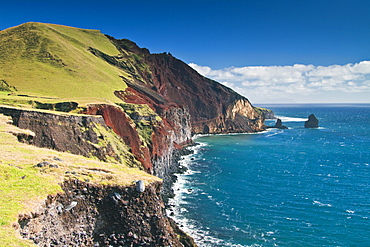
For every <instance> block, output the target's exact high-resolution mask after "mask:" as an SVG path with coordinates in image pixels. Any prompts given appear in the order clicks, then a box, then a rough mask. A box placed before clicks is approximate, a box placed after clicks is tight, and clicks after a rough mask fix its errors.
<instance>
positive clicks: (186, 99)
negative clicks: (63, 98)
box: [109, 37, 264, 134]
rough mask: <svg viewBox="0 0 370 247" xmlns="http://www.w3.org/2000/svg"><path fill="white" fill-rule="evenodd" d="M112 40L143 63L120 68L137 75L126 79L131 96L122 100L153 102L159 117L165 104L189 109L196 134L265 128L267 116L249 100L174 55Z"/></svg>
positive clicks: (119, 47)
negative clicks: (255, 108) (158, 52)
mask: <svg viewBox="0 0 370 247" xmlns="http://www.w3.org/2000/svg"><path fill="white" fill-rule="evenodd" d="M109 38H110V39H111V40H112V42H113V43H114V44H116V46H117V48H118V49H119V50H120V49H121V50H122V51H123V53H125V54H128V53H133V54H137V55H140V57H141V60H140V61H137V63H136V64H132V66H134V67H135V69H130V70H128V69H127V68H126V67H120V68H121V69H124V70H126V72H127V73H132V72H130V71H135V73H136V76H135V75H134V74H133V75H132V78H133V79H132V80H125V82H126V83H127V84H128V86H129V89H128V92H129V93H127V94H126V95H124V96H123V95H122V94H121V98H125V99H126V100H128V99H129V98H130V99H131V100H133V101H132V102H134V101H135V102H141V103H145V102H148V101H150V102H149V104H151V105H152V106H153V109H155V110H156V112H157V113H158V114H159V115H160V116H162V114H161V109H163V107H161V106H163V105H165V106H166V105H170V104H172V105H178V106H181V107H184V108H185V107H186V108H187V109H188V112H189V114H190V116H191V120H190V121H191V127H192V133H194V134H200V133H229V132H255V131H261V130H263V129H264V125H263V122H264V117H263V116H262V115H261V114H259V113H257V112H256V111H255V110H254V108H253V107H252V106H251V104H250V102H249V101H248V100H247V99H246V98H244V97H243V96H241V95H239V94H237V93H236V92H234V91H233V90H232V89H230V88H227V87H225V86H223V85H221V84H220V83H218V82H216V81H213V80H210V79H208V78H205V77H203V76H201V75H200V74H198V73H197V72H196V71H195V70H193V69H192V68H191V67H190V66H188V65H187V64H185V63H184V62H182V61H180V60H178V59H176V58H175V57H173V56H172V55H171V54H168V53H162V54H150V53H149V52H148V51H147V50H146V49H140V48H139V47H138V46H137V45H136V44H135V43H133V42H130V41H127V40H116V39H113V38H111V37H109ZM127 59H129V58H127ZM143 64H145V65H146V67H145V66H143ZM138 65H140V66H138ZM117 66H118V67H119V65H117ZM142 67H145V69H143V68H142ZM148 67H149V69H148ZM135 78H137V79H135ZM123 94H124V93H123ZM122 96H123V97H122ZM158 106H159V107H158Z"/></svg>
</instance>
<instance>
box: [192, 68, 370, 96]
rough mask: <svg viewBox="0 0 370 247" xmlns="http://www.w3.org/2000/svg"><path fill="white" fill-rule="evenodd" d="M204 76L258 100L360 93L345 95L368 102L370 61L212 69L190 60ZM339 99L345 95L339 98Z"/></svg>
mask: <svg viewBox="0 0 370 247" xmlns="http://www.w3.org/2000/svg"><path fill="white" fill-rule="evenodd" d="M189 66H191V67H192V68H193V69H195V70H196V71H198V72H199V73H200V74H202V75H203V76H206V77H209V78H211V79H213V80H216V81H218V82H220V83H223V84H224V85H226V86H228V87H231V88H233V89H234V90H235V91H237V92H239V93H240V94H242V95H244V96H246V97H248V98H250V99H251V100H252V102H253V100H255V101H257V102H268V100H274V99H276V100H278V99H286V100H287V101H292V100H293V101H296V102H303V101H305V100H306V101H308V102H312V100H314V101H315V102H320V101H321V102H326V101H325V99H331V100H335V94H334V93H335V92H338V97H344V96H345V95H349V94H355V93H361V95H360V94H359V97H360V96H361V97H362V98H356V97H355V96H354V95H351V97H348V99H355V100H357V102H368V103H370V97H366V93H368V95H370V94H369V92H370V61H362V62H360V63H356V64H346V65H332V66H314V65H303V64H295V65H293V66H248V67H230V68H224V69H219V70H214V69H212V68H210V67H208V66H200V65H197V64H194V63H191V64H189ZM340 100H342V101H343V100H345V99H343V98H342V99H338V102H340Z"/></svg>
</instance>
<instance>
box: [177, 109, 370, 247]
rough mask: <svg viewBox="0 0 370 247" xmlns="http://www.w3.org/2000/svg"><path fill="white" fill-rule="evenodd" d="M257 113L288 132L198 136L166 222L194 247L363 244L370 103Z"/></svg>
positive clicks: (367, 226)
mask: <svg viewBox="0 0 370 247" xmlns="http://www.w3.org/2000/svg"><path fill="white" fill-rule="evenodd" d="M263 107H266V108H269V109H272V110H273V111H274V112H275V115H276V116H277V117H279V118H280V119H282V121H283V124H284V125H286V126H287V127H288V128H289V129H286V130H278V129H270V130H268V131H265V132H262V133H256V134H237V135H210V136H201V137H198V138H196V139H195V141H196V142H197V143H199V145H197V146H195V147H193V149H194V152H195V153H194V154H192V155H189V156H186V157H184V159H183V160H182V161H181V164H182V165H184V166H187V167H188V168H189V170H188V171H187V172H186V173H185V174H183V175H179V180H178V182H177V183H176V184H175V187H174V188H175V192H176V196H175V198H174V200H172V201H171V203H173V204H174V205H176V206H175V208H174V209H173V210H174V216H173V218H174V219H175V220H176V221H177V222H179V223H180V225H182V226H183V229H184V230H185V231H186V232H188V233H189V234H191V235H192V236H193V237H194V238H195V240H196V242H197V243H198V245H199V246H370V104H347V105H346V104H343V105H263ZM311 113H313V114H315V116H316V117H317V118H318V119H319V125H320V127H319V128H318V129H305V128H304V121H306V120H307V118H308V115H310V114H311ZM266 123H267V124H269V125H273V124H274V123H275V121H267V122H266Z"/></svg>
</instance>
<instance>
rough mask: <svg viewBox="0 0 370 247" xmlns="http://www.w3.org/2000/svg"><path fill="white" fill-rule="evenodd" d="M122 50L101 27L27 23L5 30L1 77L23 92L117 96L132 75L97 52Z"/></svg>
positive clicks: (91, 98)
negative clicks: (100, 29) (102, 31)
mask: <svg viewBox="0 0 370 247" xmlns="http://www.w3.org/2000/svg"><path fill="white" fill-rule="evenodd" d="M89 47H93V48H95V49H98V50H100V51H102V52H104V53H106V54H108V55H112V56H113V55H118V53H119V52H118V50H117V49H116V48H115V46H114V45H113V44H112V43H111V42H110V41H109V39H108V38H106V37H105V35H103V34H102V33H100V31H96V30H85V29H78V28H73V27H66V26H59V25H54V24H42V23H26V24H23V25H20V26H17V27H14V28H9V29H6V30H3V31H0V80H5V81H6V82H7V83H8V84H9V85H11V86H15V87H16V88H17V90H18V92H17V93H18V94H29V95H36V96H40V95H42V96H44V97H45V96H46V97H58V98H63V99H70V100H71V99H73V100H74V101H77V102H79V103H82V104H85V103H88V102H109V101H117V99H116V97H115V96H114V95H113V92H114V91H115V90H123V89H125V88H126V85H125V83H124V82H123V81H122V79H121V78H119V76H120V75H121V76H126V75H125V73H124V72H123V71H122V70H119V69H117V68H115V67H114V66H111V65H109V64H108V63H106V62H104V61H103V60H102V59H100V58H98V57H96V56H94V55H93V54H91V53H90V52H89V51H88V48H89Z"/></svg>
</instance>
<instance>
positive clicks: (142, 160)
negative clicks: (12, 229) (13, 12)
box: [0, 23, 265, 246]
mask: <svg viewBox="0 0 370 247" xmlns="http://www.w3.org/2000/svg"><path fill="white" fill-rule="evenodd" d="M0 114H4V115H7V116H10V117H11V118H12V120H13V124H14V125H16V126H18V127H20V128H23V129H28V130H29V131H31V133H33V134H32V135H26V134H24V135H23V134H20V135H17V136H18V139H19V140H20V141H22V142H25V143H29V144H33V145H35V146H38V147H40V148H49V149H54V150H57V151H62V152H68V153H71V154H76V155H83V156H85V157H89V158H95V159H98V160H100V161H104V162H110V163H109V165H107V167H112V163H115V164H116V166H118V167H119V166H122V167H136V168H138V169H141V170H145V171H146V172H147V173H149V174H153V175H156V176H158V177H160V178H162V179H163V182H164V185H163V188H164V189H163V190H165V191H166V190H167V191H168V190H169V185H170V182H171V181H172V179H173V176H172V174H173V173H174V172H176V169H177V160H176V157H178V156H179V155H180V154H181V152H182V148H183V147H184V146H186V145H189V144H191V143H192V139H191V138H192V135H193V134H215V133H232V132H238V133H239V132H256V131H261V130H264V128H265V127H264V115H263V113H262V112H261V111H256V109H255V108H254V107H253V106H252V105H251V103H250V102H249V101H248V99H246V98H245V97H243V96H241V95H239V94H237V93H236V92H234V91H233V90H231V89H230V88H227V87H225V86H223V85H221V84H220V83H218V82H216V81H213V80H210V79H208V78H205V77H203V76H201V75H200V74H198V73H197V72H196V71H195V70H193V69H192V68H190V67H189V66H188V65H186V64H185V63H184V62H182V61H180V60H178V59H176V58H175V57H173V56H172V55H171V54H169V53H162V54H151V53H150V52H149V51H148V50H147V49H145V48H140V47H138V46H137V45H136V44H135V43H134V42H132V41H130V40H126V39H122V40H118V39H115V38H113V37H110V36H107V35H103V34H102V33H101V32H99V31H96V30H85V29H78V28H72V27H66V26H60V25H54V24H43V23H26V24H22V25H20V26H17V27H13V28H9V29H6V30H3V31H0ZM31 156H32V155H31ZM8 162H9V161H8V160H6V159H4V158H2V157H0V164H5V163H8ZM102 164H104V163H102ZM107 164H108V163H107ZM19 166H21V165H19ZM99 166H100V163H99ZM103 166H104V165H103ZM113 167H114V165H113ZM4 169H5V170H7V169H10V168H9V167H7V166H5V168H4ZM11 169H13V168H11ZM27 169H31V170H32V172H36V171H35V170H34V168H30V167H28V168H27ZM99 169H100V168H99ZM99 169H98V171H99ZM109 169H111V168H109ZM112 169H113V168H112ZM7 172H8V171H5V172H4V173H7ZM103 172H104V171H103ZM64 179H65V178H64V176H61V181H64ZM76 179H77V181H80V182H76V183H77V184H78V186H77V185H73V183H72V185H71V183H70V181H69V180H67V181H66V182H63V185H62V187H61V188H60V189H61V190H62V189H63V191H64V192H63V193H65V195H64V194H60V195H59V196H56V197H53V198H54V199H53V200H51V201H48V202H47V203H46V204H47V205H52V207H53V208H55V207H57V205H58V204H57V203H62V202H63V203H65V201H63V200H65V198H68V196H71V195H68V190H69V189H71V188H72V187H73V188H74V189H76V190H77V191H80V190H83V188H84V186H89V185H85V184H84V183H87V184H89V182H86V181H82V182H83V183H81V179H79V178H78V177H77V178H76ZM117 181H119V179H118V180H117ZM81 184H82V185H81ZM54 185H55V184H54ZM76 186H77V187H78V188H77V187H76ZM92 186H93V187H94V188H97V187H99V186H100V185H96V184H94V185H92ZM112 186H113V187H110V188H106V189H108V190H109V191H110V192H109V191H106V193H105V192H104V193H105V194H104V193H103V194H104V195H102V194H99V193H97V194H95V192H94V191H95V189H92V192H91V193H92V194H93V195H94V196H92V195H91V196H90V197H89V200H91V201H89V203H90V204H89V205H87V204H86V206H87V208H80V210H90V209H91V207H92V208H94V207H95V206H96V205H95V204H94V202H95V201H96V200H98V199H97V198H100V197H102V196H105V197H107V198H108V197H109V198H111V197H112V195H111V192H112V191H120V192H119V193H121V194H125V193H126V192H124V191H125V189H122V188H118V187H114V186H116V185H112ZM117 186H119V185H117ZM151 186H152V189H151V193H152V194H151V195H148V196H146V197H145V199H144V197H143V198H142V199H143V200H150V198H151V197H156V196H157V191H158V190H159V188H160V186H161V185H158V184H157V183H155V185H151ZM75 187H76V188H75ZM0 191H1V188H0ZM126 191H127V190H126ZM78 193H84V192H81V191H80V192H78ZM117 193H118V192H117ZM129 194H130V193H129ZM75 196H78V195H75ZM95 196H96V197H95ZM127 196H128V195H127ZM131 196H133V197H135V196H137V195H136V194H132V195H131V194H130V196H128V197H130V198H131ZM140 198H141V197H140ZM140 198H139V199H135V200H141V199H140ZM72 199H73V198H72ZM72 199H71V200H72ZM58 200H59V201H58ZM107 200H108V199H107ZM130 200H131V199H130ZM132 200H134V199H132ZM48 203H49V204H48ZM120 203H121V201H120ZM125 203H126V201H125ZM151 203H157V204H158V203H161V201H156V202H151ZM157 206H158V205H157ZM157 206H155V208H158V207H157ZM123 208H125V206H124V205H121V204H120V206H117V208H116V209H115V210H118V211H119V210H123ZM159 208H160V207H159ZM135 210H142V209H137V208H135ZM158 210H160V209H158ZM132 212H134V211H132ZM104 213H105V211H104ZM152 213H153V212H152ZM0 214H1V212H0ZM118 214H119V213H118ZM143 214H145V213H143ZM32 215H33V214H32ZM33 216H34V215H33ZM33 216H32V217H33ZM142 216H143V215H141V216H140V217H142ZM32 217H31V218H32ZM40 217H41V216H40ZM40 217H39V215H37V217H33V218H32V219H29V218H27V217H23V218H22V217H21V219H20V222H19V224H20V225H21V228H22V229H23V230H24V229H25V231H26V232H23V233H22V234H23V236H25V237H28V238H30V239H32V238H33V241H34V242H36V241H41V242H42V241H44V242H43V243H45V244H46V243H49V242H48V241H49V240H50V239H49V238H50V236H51V235H50V234H49V233H48V232H46V233H45V235H42V236H43V239H42V240H35V239H34V238H35V234H36V235H37V234H38V233H35V234H34V235H32V234H30V233H29V231H31V230H30V229H37V224H39V223H40V222H41V221H45V220H50V218H48V217H46V216H45V218H42V217H43V216H42V217H41V218H40ZM89 217H91V218H92V219H94V217H98V214H96V212H95V213H94V212H92V213H91V214H89ZM99 217H100V216H99ZM101 217H103V216H101ZM104 217H111V216H108V215H107V216H104ZM58 220H60V219H59V218H58ZM117 220H118V221H120V222H121V223H117V224H124V225H125V224H126V223H122V220H123V219H117ZM138 220H140V221H142V220H143V218H140V219H138ZM30 222H33V223H30ZM153 222H156V223H155V224H157V223H158V222H159V221H158V222H157V221H153ZM169 222H170V223H171V221H170V220H168V221H167V219H166V220H165V222H164V221H160V222H159V223H158V224H159V225H158V224H157V225H156V227H158V229H161V231H165V232H164V233H163V234H162V235H161V234H159V235H160V236H164V237H165V238H168V239H171V240H169V241H165V242H163V243H162V244H170V245H171V244H173V246H181V244H183V245H185V246H194V245H193V243H191V240H189V239H188V238H186V236H185V237H184V239H185V240H184V239H183V240H181V241H182V242H181V244H180V242H179V241H180V240H179V239H177V238H176V237H174V236H175V235H176V234H177V237H180V236H182V235H181V231H177V230H176V226H175V225H174V224H173V222H172V223H171V227H170V228H168V229H167V228H166V229H164V228H163V227H164V226H168V225H169ZM8 223H9V222H8ZM8 223H6V224H8ZM85 223H86V222H85ZM90 223H91V222H90ZM90 223H86V224H87V225H89V224H90ZM32 224H35V225H32ZM33 227H35V228H33ZM45 227H46V226H45ZM47 227H48V228H50V227H51V226H47ZM107 227H108V226H107ZM147 227H149V228H150V227H152V226H151V225H150V226H147ZM108 228H109V227H108ZM99 229H100V228H99ZM104 229H105V228H104ZM156 229H157V228H156ZM174 229H175V230H176V231H177V233H176V234H174V233H173V231H174ZM54 230H55V229H54ZM90 230H91V229H90ZM90 230H89V231H90ZM32 231H33V230H32ZM109 231H113V232H114V231H115V230H114V229H111V228H109ZM145 231H148V228H143V229H142V233H143V234H144V232H145ZM166 232H167V233H168V234H167V233H166ZM95 233H96V232H94V231H91V232H90V234H95ZM129 233H130V232H129V231H127V232H124V233H122V234H126V235H125V236H127V235H131V234H132V232H131V234H129ZM68 234H71V235H69V236H70V237H71V238H74V237H76V238H80V237H81V236H80V235H79V236H80V237H77V236H74V235H73V234H74V233H73V232H68ZM138 234H139V233H138ZM84 236H85V235H84ZM94 236H95V237H94ZM94 236H93V235H91V236H90V235H89V237H91V238H95V240H96V241H98V240H97V239H98V238H99V237H97V236H96V235H94ZM143 236H144V235H142V236H138V239H141V240H144V238H142V237H143ZM131 237H132V236H131ZM138 239H136V240H135V241H136V242H138V241H139V240H138ZM145 239H151V240H150V241H152V242H151V243H154V242H155V243H157V244H158V243H160V241H162V240H159V239H152V236H149V237H148V236H145ZM95 240H94V241H95ZM108 240H109V239H108ZM108 240H107V239H105V240H104V239H101V240H99V241H108ZM79 241H85V242H86V243H91V241H92V240H91V241H90V240H89V239H85V238H84V239H79ZM89 241H90V242H89ZM109 241H110V240H109ZM109 241H108V242H109ZM132 241H134V240H132ZM135 241H134V242H135ZM148 241H149V240H148ZM158 241H159V242H158ZM189 241H190V242H189ZM85 242H84V243H85ZM186 243H188V244H186ZM82 246H83V245H82Z"/></svg>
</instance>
